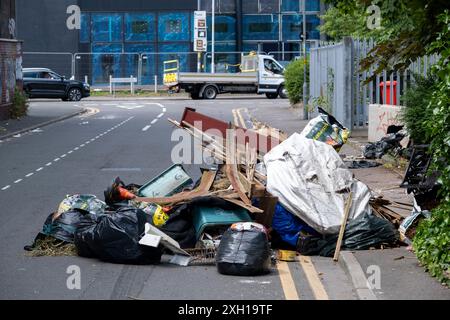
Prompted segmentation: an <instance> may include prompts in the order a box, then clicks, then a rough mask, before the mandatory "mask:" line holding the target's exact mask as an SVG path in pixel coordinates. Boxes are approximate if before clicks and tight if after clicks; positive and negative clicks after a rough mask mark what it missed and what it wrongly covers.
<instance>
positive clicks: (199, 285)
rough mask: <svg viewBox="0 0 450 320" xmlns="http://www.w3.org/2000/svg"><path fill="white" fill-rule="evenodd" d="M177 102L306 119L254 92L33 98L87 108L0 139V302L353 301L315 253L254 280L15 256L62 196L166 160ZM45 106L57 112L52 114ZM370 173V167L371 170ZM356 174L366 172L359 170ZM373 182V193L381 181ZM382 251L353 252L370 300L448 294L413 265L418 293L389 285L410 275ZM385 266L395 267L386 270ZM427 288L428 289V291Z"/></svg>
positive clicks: (353, 294) (218, 112)
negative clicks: (371, 280)
mask: <svg viewBox="0 0 450 320" xmlns="http://www.w3.org/2000/svg"><path fill="white" fill-rule="evenodd" d="M185 107H194V108H197V110H198V111H199V112H202V113H205V114H208V115H210V116H212V117H215V118H218V119H222V120H226V121H231V119H233V113H232V110H233V109H236V108H247V109H248V110H249V111H250V113H251V114H252V115H254V116H255V117H256V118H258V119H259V120H261V121H264V122H267V123H269V124H271V125H272V126H274V127H278V128H280V129H283V130H285V131H286V132H288V133H292V132H294V131H300V130H301V129H302V128H303V127H304V125H306V123H307V121H303V120H302V119H301V112H299V111H298V110H295V109H292V108H290V107H289V104H288V101H287V100H281V99H277V100H268V99H265V98H263V97H254V96H253V97H248V96H246V97H232V96H225V97H223V96H221V97H219V98H218V99H216V100H213V101H204V100H200V101H193V100H190V99H182V98H177V99H170V98H169V99H139V100H134V99H114V100H107V99H85V100H82V101H81V102H80V103H67V102H60V101H56V100H45V101H33V102H32V103H31V107H30V111H31V110H33V114H40V117H42V119H46V120H48V119H51V118H53V119H56V118H55V117H59V116H62V115H63V114H64V113H65V114H69V113H70V112H72V111H74V112H75V111H76V110H80V108H81V109H88V110H89V112H86V113H83V114H80V115H77V116H73V117H70V118H67V119H65V120H62V121H57V122H54V123H52V124H49V125H47V126H45V127H42V128H40V130H35V131H31V132H28V133H27V134H21V135H18V136H11V137H10V138H8V139H6V140H2V142H1V143H0V156H1V159H2V170H0V207H1V208H2V210H1V212H0V217H1V218H2V224H0V241H1V242H2V246H1V247H0V255H1V256H2V259H0V299H166V300H171V299H193V300H197V299H206V300H226V299H242V300H249V299H252V300H272V299H273V300H282V299H294V300H297V299H300V300H313V299H331V300H354V299H361V298H362V297H361V295H360V291H358V289H359V288H357V287H355V279H354V278H353V275H352V274H349V272H348V266H347V267H346V266H343V265H342V264H341V263H334V262H333V261H332V260H331V259H330V258H324V257H298V259H297V261H295V262H289V263H287V262H279V263H277V265H276V266H272V270H271V273H270V274H268V275H264V276H258V277H232V276H224V275H220V274H219V273H218V272H217V270H216V267H215V266H196V267H178V266H174V265H169V264H165V263H162V264H160V265H150V266H134V265H121V264H111V263H104V262H101V261H98V260H96V259H86V258H81V257H77V256H67V257H29V256H26V255H25V251H24V250H23V247H24V246H25V245H28V244H30V243H31V242H32V241H33V239H34V237H35V236H36V234H37V233H38V231H39V230H40V229H41V228H42V224H43V222H44V220H45V218H46V217H47V216H48V215H49V214H50V213H51V212H53V211H54V210H55V209H56V208H57V206H58V205H59V202H60V201H61V200H62V199H63V198H64V197H65V196H66V195H67V194H74V193H85V194H95V195H97V196H98V197H99V198H101V199H102V198H103V190H104V189H105V188H106V187H107V186H108V185H109V184H110V183H111V180H112V179H113V178H115V177H116V176H120V177H121V178H122V179H123V180H124V181H125V183H137V184H144V183H145V182H147V181H149V180H150V179H151V178H153V177H154V176H156V175H157V174H159V173H160V172H162V171H163V170H165V169H166V168H168V167H169V166H171V165H172V159H171V151H172V150H173V147H174V146H175V145H176V144H177V143H178V140H177V139H176V137H173V136H172V134H173V126H172V125H170V123H169V122H168V121H166V119H167V118H172V119H176V120H179V119H180V118H181V116H182V112H183V110H184V108H185ZM63 110H65V111H64V112H63ZM66 111H67V112H66ZM55 112H62V113H58V114H57V115H56V114H55ZM30 115H31V113H30ZM33 125H34V126H36V125H37V124H36V123H33ZM23 129H24V128H23V127H22V128H21V130H23ZM342 152H344V149H343V151H342ZM345 152H350V150H348V151H345ZM184 167H185V169H186V171H187V172H188V173H189V174H190V175H191V176H192V177H193V179H197V178H199V177H200V165H197V164H185V165H184ZM375 169H378V170H380V167H378V168H375ZM364 170H372V169H361V170H360V171H361V174H360V176H361V177H363V176H364V174H363V173H365V172H367V171H364ZM386 170H387V169H386ZM383 172H384V171H383ZM355 174H356V170H355ZM384 174H385V176H382V177H381V178H382V179H384V180H385V183H388V184H389V185H394V182H392V181H388V179H391V178H392V179H393V176H390V174H391V173H390V172H389V170H387V171H385V172H384ZM365 179H366V181H369V180H370V179H375V178H374V177H371V176H370V175H369V174H367V176H366V178H365ZM363 181H364V180H363ZM372 183H375V182H372ZM395 183H396V182H395ZM369 186H370V184H369ZM379 188H380V190H381V189H383V187H382V184H381V183H380V187H379ZM388 191H389V192H390V191H391V190H388ZM19 199H20V200H19ZM399 250H405V249H403V248H399ZM388 251H389V250H383V251H377V252H376V253H377V255H378V256H377V257H378V258H377V259H378V260H377V259H375V260H371V259H373V257H375V256H373V255H370V253H371V252H368V253H367V255H364V254H362V253H363V252H358V254H354V257H356V258H357V261H358V264H357V266H356V267H358V268H359V270H360V272H359V275H360V276H361V273H363V274H362V277H369V276H370V272H369V271H370V270H371V269H370V270H369V269H368V268H369V266H372V265H373V263H375V264H376V265H378V266H380V268H381V275H382V281H381V288H382V289H381V290H380V292H382V293H380V292H377V291H373V292H374V294H375V295H376V297H377V298H379V299H383V298H385V297H388V298H389V299H390V298H391V297H396V298H397V299H402V298H404V299H410V298H411V297H412V298H418V299H424V298H425V299H426V298H427V297H425V296H424V295H422V292H426V293H427V294H428V296H433V297H435V296H437V297H444V298H447V297H448V296H446V295H445V294H446V292H449V290H448V289H445V288H443V289H445V290H446V291H445V290H444V291H442V290H441V291H439V292H438V291H435V290H437V286H440V284H437V283H436V281H435V280H434V279H433V278H431V277H429V276H428V274H426V273H423V271H422V273H423V274H422V276H423V280H422V282H421V286H422V287H426V288H429V290H430V291H426V290H423V291H420V292H417V295H414V296H411V295H408V294H407V291H404V290H403V289H402V288H396V287H395V286H394V285H392V280H391V279H396V278H397V277H398V275H397V274H400V275H401V276H402V277H403V278H401V279H402V280H401V283H403V282H407V281H414V276H415V275H411V276H409V275H410V273H409V272H410V271H411V262H412V261H413V259H410V258H406V257H407V255H408V253H407V251H406V250H405V253H404V254H403V253H402V252H403V251H400V253H401V254H397V253H395V254H394V256H395V257H397V255H402V256H405V258H404V259H403V258H402V259H400V260H394V262H392V261H391V260H392V257H391V256H388V255H387V254H385V253H383V252H388ZM389 252H390V251H389ZM360 253H361V254H360ZM389 263H395V264H396V267H395V268H394V269H395V270H392V269H393V268H392V267H391V266H390V264H389ZM73 266H77V267H79V268H80V270H81V288H80V289H69V287H68V286H67V282H68V281H69V276H70V267H73ZM408 268H410V269H408ZM417 268H418V269H417V270H421V268H420V267H417ZM408 276H409V277H408ZM387 281H390V282H387ZM436 285H437V286H436ZM431 291H433V294H431V293H428V292H431Z"/></svg>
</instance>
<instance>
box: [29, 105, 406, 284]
mask: <svg viewBox="0 0 450 320" xmlns="http://www.w3.org/2000/svg"><path fill="white" fill-rule="evenodd" d="M169 121H170V122H171V123H172V124H174V125H175V126H176V127H178V128H181V129H183V130H185V131H186V132H188V133H189V134H190V135H192V137H193V138H194V139H198V140H199V141H200V145H201V147H202V148H203V149H204V150H205V151H208V152H210V154H211V156H212V157H213V159H214V164H212V165H209V166H208V167H205V168H202V169H201V177H200V179H199V180H198V181H196V182H194V181H193V179H192V178H191V177H190V176H189V175H188V174H187V173H186V171H185V170H184V168H183V166H182V165H180V164H175V165H173V166H171V167H169V168H168V169H167V170H165V171H164V172H162V173H161V174H159V175H158V176H156V177H155V178H153V179H151V180H150V181H149V182H147V183H146V184H144V185H138V184H134V183H132V184H126V183H125V182H124V181H123V180H122V179H121V178H120V177H117V178H115V179H114V180H113V181H112V183H111V184H110V185H108V186H107V187H106V189H105V191H104V199H103V200H101V199H99V198H97V197H96V196H95V195H84V194H77V195H69V196H67V197H66V198H65V199H63V200H62V202H61V203H60V205H59V206H58V208H57V210H56V211H55V212H54V213H51V214H50V215H49V216H48V217H47V219H46V220H45V222H44V225H43V228H42V230H41V232H40V233H39V234H38V236H37V237H36V239H35V242H34V243H33V244H32V245H31V246H27V247H25V249H26V250H28V251H30V252H33V251H35V250H40V249H42V248H41V247H40V245H39V243H41V241H40V240H42V239H44V238H49V237H50V238H53V239H57V240H58V243H59V244H58V246H59V245H60V244H61V243H64V244H67V245H68V246H71V248H73V246H74V247H75V249H76V254H78V255H80V256H83V257H89V258H96V259H100V260H102V261H107V262H111V263H123V264H157V263H162V262H166V261H165V259H166V258H169V260H168V262H169V263H173V264H177V265H181V266H188V265H207V264H212V265H214V264H215V265H216V266H217V269H218V272H220V273H222V274H228V275H245V276H248V275H258V274H265V273H267V272H270V268H271V263H272V262H273V260H274V257H275V256H276V255H275V254H274V253H273V252H272V250H273V249H283V250H293V251H296V252H298V253H300V254H303V255H322V256H327V257H333V256H335V258H336V257H337V255H338V253H339V250H340V249H342V250H349V249H352V250H358V249H369V248H379V247H383V246H384V247H386V246H392V245H395V244H396V242H397V241H398V240H399V234H398V231H397V229H396V227H395V226H394V224H393V223H392V222H391V221H390V219H389V218H390V217H388V214H386V213H383V212H384V211H383V210H382V209H380V206H382V205H383V203H382V202H380V200H378V202H376V204H377V205H378V207H376V208H378V209H375V210H374V209H373V204H374V199H373V197H372V195H371V191H370V190H369V188H368V187H367V186H366V185H365V184H363V183H362V182H360V181H358V180H357V179H355V178H354V176H353V174H352V173H351V171H350V170H349V169H348V168H347V165H346V164H345V163H344V162H343V161H342V159H341V158H340V156H339V154H338V152H337V150H339V149H340V148H341V147H342V145H343V144H344V143H345V142H346V140H347V137H348V135H349V132H348V130H347V129H346V128H344V127H343V126H342V125H341V124H340V123H339V122H337V121H336V119H334V118H333V117H331V116H330V115H328V114H327V113H326V112H325V111H323V110H320V114H319V116H318V117H317V118H315V119H313V120H311V122H310V124H309V125H308V126H307V127H306V128H305V129H304V130H303V131H302V132H301V133H295V134H293V135H291V136H290V137H283V138H282V139H278V140H277V139H276V138H275V137H273V136H271V134H270V133H271V132H273V131H276V130H263V131H261V130H260V131H259V132H258V131H256V130H255V131H253V130H252V129H242V128H236V126H233V125H232V124H230V123H226V122H223V121H220V120H217V119H214V118H211V117H208V116H206V115H203V114H201V113H198V112H196V111H195V109H191V108H186V109H185V111H184V114H183V117H182V119H181V121H180V122H177V121H175V120H171V119H169ZM198 121H201V123H202V128H201V129H199V128H197V127H195V126H194V124H195V123H196V122H198ZM208 129H215V130H216V132H219V133H220V132H222V133H223V137H226V138H223V137H222V138H219V137H217V136H213V135H212V134H209V133H208V132H209V131H208ZM229 129H240V130H242V131H243V132H244V133H246V134H247V136H248V135H249V134H250V133H253V134H255V137H256V139H254V140H251V139H244V140H242V141H241V143H239V138H236V137H235V136H233V135H230V134H226V132H227V130H229ZM247 138H248V137H247ZM278 138H279V137H278Z"/></svg>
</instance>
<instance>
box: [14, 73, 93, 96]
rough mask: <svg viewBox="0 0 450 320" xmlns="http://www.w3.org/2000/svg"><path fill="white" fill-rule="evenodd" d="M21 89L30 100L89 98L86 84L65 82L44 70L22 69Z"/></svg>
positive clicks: (88, 87) (64, 79)
mask: <svg viewBox="0 0 450 320" xmlns="http://www.w3.org/2000/svg"><path fill="white" fill-rule="evenodd" d="M22 72H23V88H24V90H25V92H26V94H27V95H28V97H29V98H30V99H33V98H60V99H62V100H63V101H80V100H81V99H82V98H85V97H89V96H90V92H91V89H90V86H89V84H87V83H84V82H81V81H75V80H67V79H66V78H65V77H64V76H60V75H59V74H57V73H56V72H54V71H52V70H50V69H46V68H24V69H23V70H22Z"/></svg>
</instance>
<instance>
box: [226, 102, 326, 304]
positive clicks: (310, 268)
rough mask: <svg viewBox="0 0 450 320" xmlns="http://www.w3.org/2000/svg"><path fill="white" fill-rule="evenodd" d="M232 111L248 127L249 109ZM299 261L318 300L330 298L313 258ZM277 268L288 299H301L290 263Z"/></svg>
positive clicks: (236, 119) (236, 123)
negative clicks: (247, 116)
mask: <svg viewBox="0 0 450 320" xmlns="http://www.w3.org/2000/svg"><path fill="white" fill-rule="evenodd" d="M231 111H232V114H233V121H234V124H235V125H236V126H241V127H242V128H247V126H246V125H245V121H244V118H243V116H242V114H241V111H244V112H245V111H247V110H246V108H240V109H233V110H231ZM298 263H300V266H301V267H302V269H303V272H304V273H305V275H306V279H307V281H308V283H309V286H310V288H311V290H312V292H313V294H314V297H315V298H316V300H329V297H328V294H327V292H326V291H325V288H324V286H323V284H322V281H320V278H319V275H318V273H317V271H316V268H315V267H314V264H313V263H312V261H311V258H310V257H308V256H299V259H298ZM277 269H278V274H279V276H280V280H281V287H282V288H283V292H284V297H285V298H286V300H300V296H299V294H298V292H297V289H296V287H295V282H294V279H293V278H292V275H291V271H290V270H289V263H287V262H285V261H278V262H277Z"/></svg>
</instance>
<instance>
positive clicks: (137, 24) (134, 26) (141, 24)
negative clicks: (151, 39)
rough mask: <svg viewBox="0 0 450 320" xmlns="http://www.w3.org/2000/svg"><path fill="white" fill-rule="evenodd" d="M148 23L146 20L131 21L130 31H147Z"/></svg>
mask: <svg viewBox="0 0 450 320" xmlns="http://www.w3.org/2000/svg"><path fill="white" fill-rule="evenodd" d="M148 30H149V25H148V22H147V21H133V22H132V23H131V32H133V33H148Z"/></svg>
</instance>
